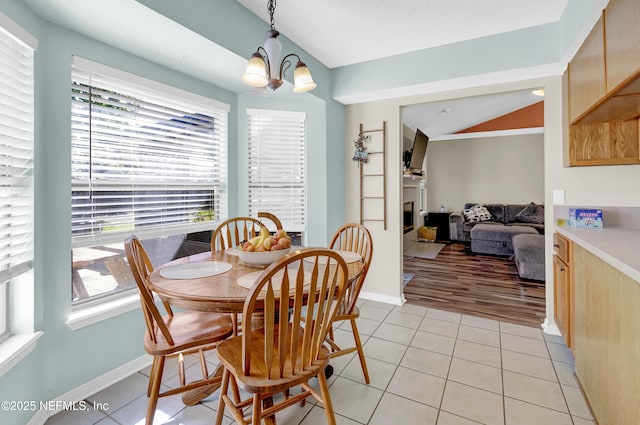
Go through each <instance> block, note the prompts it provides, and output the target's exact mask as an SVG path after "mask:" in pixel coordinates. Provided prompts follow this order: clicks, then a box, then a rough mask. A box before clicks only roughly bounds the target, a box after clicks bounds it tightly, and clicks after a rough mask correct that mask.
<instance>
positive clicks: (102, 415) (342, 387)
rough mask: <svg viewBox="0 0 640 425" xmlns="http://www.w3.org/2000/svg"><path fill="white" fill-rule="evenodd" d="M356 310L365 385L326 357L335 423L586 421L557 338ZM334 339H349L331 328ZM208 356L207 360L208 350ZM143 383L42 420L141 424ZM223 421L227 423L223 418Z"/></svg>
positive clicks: (573, 424) (416, 314)
mask: <svg viewBox="0 0 640 425" xmlns="http://www.w3.org/2000/svg"><path fill="white" fill-rule="evenodd" d="M360 311H361V317H360V319H359V322H358V323H359V328H360V331H361V336H362V339H363V343H364V344H365V345H364V349H365V353H366V356H367V364H368V367H369V371H370V376H371V384H370V385H365V384H364V381H363V378H362V372H361V370H360V364H359V362H358V359H357V357H355V354H354V355H349V356H343V357H341V358H337V359H334V360H332V362H331V363H332V365H333V367H334V370H335V373H334V375H333V376H332V378H331V379H330V384H331V387H330V389H331V397H332V400H333V403H334V409H335V412H336V420H337V423H338V424H339V425H358V424H369V425H386V424H392V423H397V424H421V425H436V424H437V425H474V424H487V425H494V424H501V425H565V424H566V425H588V424H589V425H593V420H592V417H591V415H590V413H589V409H588V407H587V406H586V404H585V402H584V399H583V397H582V394H581V393H580V390H579V389H578V387H577V384H576V381H575V379H574V377H573V370H574V366H573V356H572V355H571V352H570V351H569V350H568V349H567V347H566V346H565V345H564V344H563V342H562V339H561V338H560V337H556V336H550V335H544V334H543V333H542V332H541V331H540V329H536V328H529V327H524V326H519V325H513V324H509V323H504V322H497V321H493V320H488V319H481V318H477V317H473V316H468V315H461V314H457V313H450V312H445V311H441V310H434V309H427V308H424V307H419V306H414V305H407V304H406V305H404V306H393V305H388V304H382V303H377V302H372V301H363V302H362V304H361V307H360ZM347 329H348V327H347ZM336 338H337V339H340V338H351V334H350V332H349V331H348V330H344V329H338V330H337V331H336ZM209 359H210V361H211V363H212V364H213V363H216V361H217V359H216V356H215V353H213V355H210V356H209ZM193 364H195V360H194V362H193ZM168 367H169V366H168ZM191 369H198V370H199V368H198V366H197V365H195V367H193V368H191ZM173 370H174V369H168V370H167V373H166V379H165V381H164V384H165V385H167V386H171V385H172V384H175V382H176V379H177V378H176V376H175V375H173V376H170V375H171V374H170V373H169V372H172V371H173ZM191 371H192V370H190V372H191ZM196 373H198V372H196ZM147 379H148V369H147V370H143V371H141V372H139V373H136V374H134V375H132V376H129V377H127V378H125V379H123V380H122V381H120V382H119V383H117V384H115V385H113V386H111V387H109V388H107V389H105V390H104V391H101V392H100V393H98V394H95V395H93V396H91V397H89V398H88V400H89V401H90V402H93V401H96V402H99V403H108V405H109V409H108V410H106V411H98V410H92V411H89V412H73V411H66V412H62V413H59V414H58V415H56V416H53V417H52V418H50V419H49V420H48V421H47V423H46V424H47V425H59V424H64V425H74V424H81V425H90V424H99V425H117V424H120V425H134V424H135V425H142V424H144V416H145V411H146V406H147V397H146V395H145V393H146V388H147ZM217 401H218V397H217V392H216V393H214V394H213V395H212V396H210V397H209V398H208V399H206V400H205V401H204V402H203V403H201V404H198V405H196V406H192V407H186V406H184V405H183V404H182V401H181V398H180V396H173V397H167V398H163V399H161V400H160V402H159V405H158V410H157V413H156V418H155V419H156V420H155V423H157V424H176V425H177V424H185V425H199V424H212V423H213V421H214V418H215V409H216V407H217ZM277 420H278V424H280V425H294V424H295V425H297V424H300V425H311V424H324V423H326V422H325V416H324V412H323V410H322V408H321V407H319V406H316V405H314V404H313V403H307V404H306V405H305V406H304V407H298V406H294V407H292V408H290V409H287V410H285V411H283V412H280V413H279V414H278V416H277ZM225 423H233V422H232V420H231V418H230V417H228V418H226V422H225Z"/></svg>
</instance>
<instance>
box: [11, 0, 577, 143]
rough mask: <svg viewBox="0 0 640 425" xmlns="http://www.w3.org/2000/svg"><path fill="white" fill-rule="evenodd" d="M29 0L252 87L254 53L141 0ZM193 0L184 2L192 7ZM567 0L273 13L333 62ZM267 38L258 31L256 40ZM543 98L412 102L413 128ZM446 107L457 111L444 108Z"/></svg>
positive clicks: (148, 51)
mask: <svg viewBox="0 0 640 425" xmlns="http://www.w3.org/2000/svg"><path fill="white" fill-rule="evenodd" d="M22 1H23V2H24V3H25V4H26V5H28V6H29V7H30V8H31V9H33V10H34V11H35V12H36V13H38V14H39V15H40V16H42V17H43V18H45V19H47V20H49V21H51V22H53V23H56V24H58V25H61V26H64V27H67V28H69V29H71V30H73V31H76V32H78V33H81V34H85V35H87V36H89V37H92V38H95V39H97V40H99V41H102V42H104V43H107V44H110V45H113V46H115V47H118V48H121V49H123V50H126V51H128V52H131V53H133V54H136V55H138V56H141V57H143V58H146V59H149V60H152V61H155V62H157V63H160V64H162V65H164V66H168V67H170V68H173V69H176V70H177V71H180V72H184V73H185V74H188V75H192V76H194V77H196V78H200V79H202V80H204V81H212V80H213V79H215V84H218V85H221V84H222V85H223V86H224V87H225V88H228V89H229V90H232V91H236V92H239V93H243V92H246V88H245V87H244V86H243V85H242V84H241V83H240V78H239V76H240V75H241V74H242V72H243V69H244V65H245V64H246V59H247V58H242V57H239V56H238V55H236V54H234V53H232V52H229V51H227V50H226V49H224V48H223V47H221V46H219V45H217V44H216V43H214V42H212V41H211V40H209V39H207V38H206V37H204V36H202V35H200V34H198V33H196V32H194V31H191V30H190V29H188V28H186V27H184V26H183V25H181V24H179V23H178V22H175V21H173V20H171V19H170V18H169V17H167V16H164V15H162V14H160V13H157V12H156V11H154V10H152V9H150V8H148V7H146V6H144V5H143V4H141V3H139V2H137V1H135V0H22ZM190 1H191V0H187V1H184V5H185V7H186V6H188V5H189V2H190ZM210 1H212V2H216V3H217V2H218V1H221V0H210ZM224 1H225V2H229V1H237V2H238V3H240V4H242V5H243V6H245V7H246V8H247V9H248V10H249V11H251V12H253V13H254V14H255V15H257V16H258V17H259V18H260V19H262V20H263V21H264V22H265V26H264V29H265V31H266V30H267V29H268V21H269V18H268V13H267V1H266V0H224ZM568 1H569V0H322V1H319V0H278V1H277V6H276V10H275V15H274V18H275V27H276V29H277V30H278V31H280V33H281V34H282V35H284V36H285V37H287V38H288V39H289V40H291V41H293V42H294V43H296V44H297V45H298V46H300V47H301V48H302V49H304V50H306V51H307V52H308V53H309V54H311V55H313V56H314V57H315V58H316V59H317V60H319V61H320V62H322V63H323V64H324V65H326V66H327V67H328V68H336V67H342V66H346V65H352V64H356V63H360V62H364V61H370V60H374V59H379V58H384V57H389V56H394V55H399V54H403V53H407V52H412V51H418V50H421V49H427V48H430V47H435V46H443V45H447V44H451V43H456V42H461V41H464V40H470V39H477V38H480V37H486V36H490V35H495V34H500V33H505V32H509V31H514V30H518V29H523V28H529V27H534V26H538V25H544V24H548V23H553V22H557V21H559V20H560V19H561V18H562V14H563V12H564V10H565V8H566V7H567V3H568ZM198 3H202V2H195V1H194V3H192V4H191V6H192V7H191V8H190V9H189V10H191V9H192V10H193V13H198V8H197V7H196V6H197V5H198ZM209 7H214V6H211V5H209ZM87 16H92V17H93V18H92V19H86V18H87ZM96 16H100V20H99V21H96V18H95V17H96ZM107 23H108V24H107ZM265 38H266V34H265ZM262 41H263V40H260V39H258V40H256V46H258V45H259V44H261V43H262ZM303 56H304V55H303ZM212 57H215V58H219V60H215V61H212V60H211V58H212ZM303 60H304V58H303ZM311 72H312V73H313V69H311ZM278 95H280V93H278ZM539 100H540V98H537V97H532V96H531V94H530V93H529V92H514V93H507V94H500V95H494V96H484V97H482V98H476V99H473V98H469V99H465V100H458V101H455V102H453V101H452V102H449V103H448V104H442V105H440V104H434V105H431V106H429V105H416V106H414V107H411V108H405V109H404V111H403V116H404V117H405V124H406V125H407V126H408V127H410V128H412V129H415V128H418V127H420V128H425V126H426V124H425V122H424V119H425V117H431V118H430V119H434V118H435V119H436V120H437V123H438V124H437V125H438V126H440V127H438V128H437V129H432V130H429V131H430V132H432V134H436V133H437V134H448V133H449V132H455V131H458V130H460V129H463V128H465V127H468V126H470V125H474V124H477V123H479V122H482V121H484V120H487V119H491V118H494V117H497V116H499V115H502V114H504V113H507V112H509V111H513V110H515V109H519V108H522V107H524V106H527V105H530V104H532V103H534V102H537V101H539ZM446 108H449V110H448V112H447V113H442V112H441V111H442V110H443V109H446ZM432 124H433V121H432Z"/></svg>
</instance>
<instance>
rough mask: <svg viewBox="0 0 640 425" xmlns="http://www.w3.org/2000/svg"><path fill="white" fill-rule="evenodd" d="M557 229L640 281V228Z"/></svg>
mask: <svg viewBox="0 0 640 425" xmlns="http://www.w3.org/2000/svg"><path fill="white" fill-rule="evenodd" d="M556 231H557V232H558V233H560V234H561V235H562V236H565V237H566V238H568V239H570V240H572V241H574V242H575V243H577V244H578V245H580V246H581V247H583V248H584V249H586V250H587V251H589V252H591V253H592V254H594V255H595V256H597V257H599V258H600V259H602V260H603V261H605V262H606V263H608V264H610V265H611V266H613V267H615V268H616V269H618V270H620V271H621V272H622V273H624V274H626V275H627V276H629V277H630V278H632V279H634V280H636V281H637V282H640V229H623V228H604V229H592V228H585V227H568V226H559V227H556Z"/></svg>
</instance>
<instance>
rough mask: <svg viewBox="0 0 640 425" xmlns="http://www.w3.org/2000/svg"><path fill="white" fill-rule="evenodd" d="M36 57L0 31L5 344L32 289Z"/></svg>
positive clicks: (0, 292)
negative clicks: (24, 294) (21, 295)
mask: <svg viewBox="0 0 640 425" xmlns="http://www.w3.org/2000/svg"><path fill="white" fill-rule="evenodd" d="M3 16H4V15H2V16H0V18H2V17H3ZM3 22H5V20H4V19H3ZM29 37H30V36H29ZM33 44H34V45H35V41H34V43H33ZM33 52H34V49H33V47H32V46H30V45H27V44H25V43H24V42H23V41H21V40H19V39H18V38H16V37H14V36H13V35H12V34H11V33H10V32H8V31H6V30H5V29H4V28H2V27H0V181H1V182H2V183H0V205H1V208H0V211H1V212H0V341H2V340H4V339H6V338H8V337H9V336H10V334H11V331H12V328H13V325H14V323H13V322H12V317H13V311H12V309H18V310H19V309H20V305H16V304H12V301H11V300H12V299H13V300H15V299H17V298H19V297H16V296H15V294H14V291H15V292H21V291H20V289H23V288H20V287H19V286H20V285H29V284H31V285H32V284H33V281H32V276H33V274H32V269H33ZM22 292H24V291H22ZM26 292H29V291H26ZM20 301H25V302H26V301H27V300H25V299H20ZM29 301H30V302H32V300H29Z"/></svg>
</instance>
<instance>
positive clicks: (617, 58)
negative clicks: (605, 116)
mask: <svg viewBox="0 0 640 425" xmlns="http://www.w3.org/2000/svg"><path fill="white" fill-rule="evenodd" d="M639 22H640V2H639V1H638V0H609V4H608V5H607V9H606V11H605V39H606V43H607V44H606V47H607V48H606V64H607V65H606V66H607V91H612V90H615V89H616V88H617V87H618V86H619V85H621V84H623V83H625V82H626V80H627V79H628V78H629V77H631V76H633V75H634V74H635V73H636V72H637V71H638V70H639V69H640V25H638V23H639Z"/></svg>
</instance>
